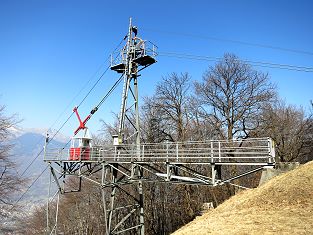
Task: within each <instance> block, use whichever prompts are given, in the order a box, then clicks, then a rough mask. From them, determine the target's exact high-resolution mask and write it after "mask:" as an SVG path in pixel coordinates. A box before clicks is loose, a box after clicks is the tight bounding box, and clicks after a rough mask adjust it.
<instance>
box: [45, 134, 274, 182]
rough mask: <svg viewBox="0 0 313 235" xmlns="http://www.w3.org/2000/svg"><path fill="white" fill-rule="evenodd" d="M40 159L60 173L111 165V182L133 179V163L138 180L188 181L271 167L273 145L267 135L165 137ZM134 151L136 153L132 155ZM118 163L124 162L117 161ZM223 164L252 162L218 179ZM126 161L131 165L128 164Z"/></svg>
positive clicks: (86, 172)
mask: <svg viewBox="0 0 313 235" xmlns="http://www.w3.org/2000/svg"><path fill="white" fill-rule="evenodd" d="M45 151H46V152H45V159H44V160H45V161H46V162H48V163H50V164H58V165H59V166H60V167H61V170H60V171H58V173H59V174H60V175H61V176H64V175H76V176H79V177H83V178H89V179H90V180H92V181H95V180H94V179H91V178H90V177H89V176H90V175H92V174H93V173H94V172H95V171H100V169H102V168H112V169H115V168H116V169H117V170H118V172H119V174H122V175H124V176H125V177H123V180H122V181H120V182H117V184H125V183H131V182H134V181H136V180H139V179H138V178H136V177H135V175H136V174H135V172H134V171H133V170H135V169H136V168H138V167H140V168H141V169H142V170H143V172H144V175H143V178H141V180H144V181H166V182H173V183H190V184H195V183H196V184H206V185H212V186H214V185H217V184H221V183H225V182H229V181H230V180H233V179H236V178H239V177H241V176H244V175H247V174H250V173H253V172H255V171H258V170H261V169H263V168H264V167H273V166H274V164H275V150H274V144H273V141H272V140H271V139H270V138H254V139H245V140H234V141H225V140H210V141H204V142H185V143H182V142H178V143H172V142H166V143H158V144H141V145H140V146H136V145H125V144H122V145H118V146H113V145H112V146H97V147H92V148H90V149H84V150H81V151H80V152H79V154H78V155H76V158H75V160H70V156H71V155H73V149H46V150H45ZM138 156H140V157H138ZM123 165H124V166H123ZM205 165H206V166H209V168H208V170H209V169H210V170H209V172H197V171H196V167H197V166H205ZM223 165H228V166H240V165H246V166H255V167H256V168H255V169H253V170H252V171H251V172H250V171H247V172H244V173H242V174H240V175H233V176H232V178H231V179H222V178H221V175H220V172H219V171H220V169H221V168H222V166H223ZM129 166H132V167H129ZM98 183H99V184H101V185H102V186H104V187H105V186H112V185H111V183H112V182H107V183H106V182H100V181H99V182H98Z"/></svg>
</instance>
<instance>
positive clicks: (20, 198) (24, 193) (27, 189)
mask: <svg viewBox="0 0 313 235" xmlns="http://www.w3.org/2000/svg"><path fill="white" fill-rule="evenodd" d="M48 167H49V166H46V168H45V169H44V170H43V171H42V172H41V173H40V174H39V175H38V176H37V177H36V179H34V180H33V182H32V183H31V184H30V185H29V186H28V187H27V188H26V190H25V191H24V192H23V194H22V195H21V196H20V197H19V198H18V199H17V200H16V201H15V202H14V203H13V204H12V206H11V208H10V209H9V211H10V212H11V211H12V210H13V208H14V207H15V206H16V205H17V203H19V202H20V201H21V200H22V199H23V197H24V196H25V195H26V193H27V192H28V191H29V189H30V188H31V187H32V186H33V185H34V184H35V183H36V182H37V180H38V179H39V178H40V177H41V176H42V175H43V173H44V172H45V171H46V170H47V169H48Z"/></svg>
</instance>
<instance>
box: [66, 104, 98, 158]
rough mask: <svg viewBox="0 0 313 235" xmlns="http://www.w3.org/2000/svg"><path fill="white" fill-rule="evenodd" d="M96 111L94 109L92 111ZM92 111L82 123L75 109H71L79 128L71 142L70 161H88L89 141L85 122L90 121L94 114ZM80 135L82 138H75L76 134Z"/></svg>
mask: <svg viewBox="0 0 313 235" xmlns="http://www.w3.org/2000/svg"><path fill="white" fill-rule="evenodd" d="M94 110H95V111H97V110H96V109H94ZM95 111H92V112H91V113H90V114H89V115H88V116H87V117H86V118H85V120H84V121H82V120H81V119H80V116H79V114H78V111H77V107H75V108H74V109H73V112H75V113H76V116H77V119H78V121H79V127H78V128H77V129H76V130H75V132H74V136H73V138H72V142H71V148H70V153H69V155H70V160H73V161H83V160H90V151H91V140H92V138H90V135H89V131H88V128H87V127H86V126H85V124H86V122H87V121H88V120H89V119H90V117H91V115H92V114H93V113H94V112H95ZM79 132H80V133H81V134H82V136H77V137H76V135H77V134H78V133H79Z"/></svg>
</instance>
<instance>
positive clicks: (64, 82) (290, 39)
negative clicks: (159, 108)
mask: <svg viewBox="0 0 313 235" xmlns="http://www.w3.org/2000/svg"><path fill="white" fill-rule="evenodd" d="M312 10H313V2H312V1H269V0H265V1H248V0H245V1H244V0H237V1H210V0H207V1H205V0H194V1H183V0H180V1H174V0H173V1H169V0H168V1H166V0H160V1H128V0H126V1H104V0H103V1H77V0H76V1H74V0H73V1H57V0H55V1H52V0H51V1H50V0H46V1H43V0H31V1H26V0H25V1H22V0H20V1H17V0H2V1H0V35H1V37H0V81H1V86H0V104H4V105H6V107H7V108H6V110H7V113H8V114H12V113H18V114H19V117H20V118H22V119H24V121H23V122H22V123H21V126H23V127H26V128H34V127H35V128H48V127H50V126H51V125H52V124H53V123H54V122H55V120H57V118H58V117H59V116H60V114H62V115H61V116H60V118H59V119H58V121H57V122H56V123H55V125H54V126H53V127H54V128H56V129H57V128H58V127H59V126H60V125H61V124H62V123H63V122H64V121H65V119H66V118H67V117H68V115H69V114H70V113H71V111H72V108H73V107H74V106H75V105H77V104H78V103H79V102H80V101H81V99H82V98H83V97H84V95H85V94H86V93H87V91H88V90H89V89H90V87H91V86H92V84H93V83H94V82H95V80H97V78H98V77H99V75H100V74H101V73H102V72H103V71H104V69H105V68H106V67H107V66H108V63H107V62H106V59H107V57H108V56H109V54H110V53H111V52H112V50H113V49H114V48H115V47H116V45H117V44H118V43H119V42H120V41H121V39H122V38H123V37H124V36H125V34H126V33H127V27H128V21H129V17H132V18H133V22H134V25H137V26H138V28H139V36H141V37H142V38H143V39H147V40H150V41H152V42H154V43H155V44H156V45H157V46H158V49H159V51H160V52H177V53H187V54H193V55H204V56H212V57H222V56H223V54H224V53H226V52H231V53H235V54H236V55H237V56H239V57H240V58H241V59H246V60H251V61H266V62H272V63H279V64H290V65H299V66H307V67H313V43H312V42H313V31H312V23H313V15H312ZM188 35H189V36H188ZM212 37H215V38H219V39H226V40H235V41H243V42H248V43H253V44H262V45H270V46H274V47H281V48H287V49H293V50H298V51H303V53H300V52H297V53H296V52H291V51H288V50H274V49H269V48H264V47H257V46H251V45H247V44H239V43H234V42H229V41H225V40H212ZM157 60H158V63H157V64H155V65H153V66H151V67H149V68H147V69H146V70H144V71H143V72H142V76H141V77H140V80H139V93H140V96H141V97H142V96H145V95H149V94H152V93H153V91H154V88H155V85H156V83H157V82H158V81H160V79H161V77H162V76H165V75H167V74H169V73H171V72H177V73H180V72H189V73H190V75H191V76H192V78H193V79H195V80H196V79H201V76H202V74H203V73H204V71H205V70H206V69H207V67H208V66H209V65H214V63H215V62H209V61H196V60H187V59H178V58H170V57H165V56H159V57H158V58H157ZM99 68H100V69H99ZM255 68H256V69H259V70H261V71H264V72H268V73H269V75H270V77H271V81H272V82H273V83H275V84H277V87H278V91H279V94H280V96H281V97H282V98H283V99H285V100H286V102H287V103H290V104H295V105H302V106H303V107H304V108H308V107H309V101H310V100H312V99H313V95H312V94H313V92H312V88H313V73H312V72H310V73H308V72H298V71H290V70H281V69H271V68H263V67H255ZM93 75H94V76H93ZM117 78H118V74H115V73H114V72H111V71H109V72H107V73H106V74H105V76H104V78H103V79H102V80H101V82H100V83H99V84H98V86H97V87H96V88H95V90H94V92H93V93H92V94H91V95H90V96H89V97H88V99H87V100H86V101H85V102H84V104H83V105H82V107H81V109H80V113H81V115H82V116H83V117H84V116H86V115H87V114H88V112H89V111H90V110H91V109H92V108H93V107H94V106H95V105H96V104H97V102H98V101H99V100H100V99H101V98H102V96H103V95H104V94H105V93H106V91H107V90H108V89H109V88H110V87H111V86H112V85H113V83H114V82H115V81H116V79H117ZM90 79H91V80H90ZM89 80H90V82H89V83H88V84H87V86H85V85H86V83H87V82H88V81H89ZM83 87H84V89H83V90H82V91H81V92H80V93H79V91H80V90H81V89H82V88H83ZM77 94H78V95H77ZM120 96H121V87H119V88H118V89H117V90H116V91H115V92H114V93H113V95H112V96H111V97H110V98H109V99H108V100H107V102H106V103H104V105H103V106H102V107H101V110H99V111H98V112H97V114H96V115H95V116H94V117H93V119H92V120H91V121H90V122H89V128H90V130H91V131H92V132H94V133H97V130H99V128H100V124H99V119H103V120H106V121H108V122H109V121H111V120H112V112H116V113H117V112H118V111H119V105H120V100H121V98H120ZM77 125H78V123H77V121H76V119H75V118H74V117H73V118H72V119H71V120H70V122H69V123H68V124H67V125H66V126H65V128H64V130H63V131H64V133H65V134H67V135H71V132H72V131H73V130H74V129H76V127H77Z"/></svg>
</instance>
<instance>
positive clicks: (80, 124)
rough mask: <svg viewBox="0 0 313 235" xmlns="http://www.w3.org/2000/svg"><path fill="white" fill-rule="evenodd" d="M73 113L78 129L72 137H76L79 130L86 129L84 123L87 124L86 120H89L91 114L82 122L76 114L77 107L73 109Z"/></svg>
mask: <svg viewBox="0 0 313 235" xmlns="http://www.w3.org/2000/svg"><path fill="white" fill-rule="evenodd" d="M73 112H75V114H76V116H77V119H78V121H79V127H78V128H77V129H76V130H75V131H74V135H76V134H77V133H78V132H79V131H80V130H82V129H85V128H86V126H85V124H86V122H88V120H89V119H90V117H91V114H89V115H88V116H87V117H86V118H85V120H84V121H82V120H81V119H80V116H79V114H78V111H77V107H75V108H74V109H73Z"/></svg>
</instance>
